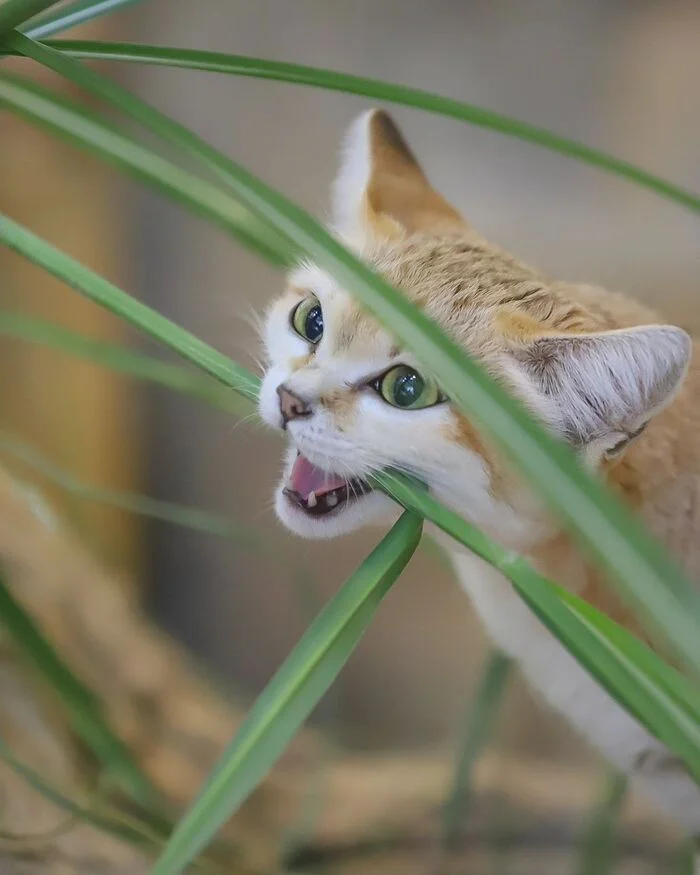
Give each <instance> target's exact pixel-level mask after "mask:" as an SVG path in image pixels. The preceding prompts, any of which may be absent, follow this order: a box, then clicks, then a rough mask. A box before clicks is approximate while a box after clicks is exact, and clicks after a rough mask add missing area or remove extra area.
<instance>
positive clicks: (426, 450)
mask: <svg viewBox="0 0 700 875" xmlns="http://www.w3.org/2000/svg"><path fill="white" fill-rule="evenodd" d="M333 230H334V232H335V233H336V234H337V235H338V236H339V237H340V238H341V239H342V240H343V242H345V243H346V245H348V246H350V247H351V248H352V249H354V250H355V251H356V252H357V253H358V254H359V255H360V256H361V257H362V258H363V259H364V260H365V261H366V262H368V263H369V264H370V265H372V267H373V268H374V269H376V270H377V271H378V272H379V273H380V274H382V275H383V276H384V277H385V278H386V279H387V280H388V281H389V282H390V283H392V284H393V285H394V286H395V287H396V288H398V289H400V290H401V291H402V292H403V293H404V294H405V295H407V296H408V297H409V298H410V299H411V300H412V301H414V302H415V303H416V304H417V305H418V306H419V307H421V308H422V309H423V310H424V311H425V312H426V314H427V315H428V316H430V317H431V318H432V319H434V320H435V321H436V322H438V323H439V324H440V325H441V326H442V328H443V329H444V330H445V331H446V332H447V333H449V334H450V335H451V336H452V337H453V338H454V339H455V340H456V341H458V342H459V343H461V344H462V345H463V346H464V347H465V348H466V349H467V350H468V352H469V353H470V354H472V355H473V356H475V357H476V358H477V359H478V360H479V362H480V363H481V364H482V366H483V367H485V368H486V369H487V370H488V372H489V373H490V374H491V375H492V376H493V377H495V378H496V379H497V380H499V381H500V382H501V383H502V384H503V385H504V386H505V388H506V389H507V390H508V391H509V392H511V393H512V394H514V395H516V396H517V397H519V398H520V399H521V400H522V401H524V403H525V404H526V405H527V406H528V407H529V409H530V410H531V411H532V412H533V414H534V415H535V416H537V417H538V418H539V419H540V420H541V421H542V422H543V423H544V424H545V425H546V427H548V428H549V429H550V430H551V431H553V432H554V433H555V434H557V435H559V436H561V437H563V438H565V439H566V440H567V441H569V442H570V443H571V444H572V445H573V446H574V447H575V448H576V450H577V451H578V452H579V453H580V455H581V457H582V458H583V459H584V461H585V462H586V463H587V464H588V465H589V466H592V467H594V468H595V467H599V466H600V465H601V464H602V463H604V461H605V460H606V459H609V458H611V457H612V456H615V455H619V454H620V453H622V452H624V449H625V448H626V446H627V444H628V443H629V442H630V441H631V440H632V439H633V438H634V437H635V436H636V435H637V434H639V433H640V432H641V430H642V429H643V428H644V427H645V425H646V423H647V422H648V421H649V420H650V418H651V417H652V416H654V415H655V414H656V413H657V412H659V411H660V410H661V409H662V408H663V407H664V406H665V405H666V404H668V403H669V401H670V400H671V399H672V397H673V395H674V393H675V391H676V390H677V388H678V386H679V385H680V383H681V381H682V379H683V376H684V374H685V370H686V367H687V362H688V358H689V355H690V340H689V338H688V336H687V335H686V334H685V332H683V331H681V330H680V329H678V328H674V327H672V326H665V325H643V326H639V327H633V328H615V327H612V328H611V324H612V325H615V323H614V322H612V323H611V322H610V320H609V319H607V317H606V316H605V314H604V311H603V310H602V309H601V308H598V309H599V310H600V312H598V310H596V309H591V308H586V307H584V306H583V305H582V304H581V303H579V302H577V300H576V295H571V294H567V289H570V287H567V286H564V285H562V284H553V283H551V282H549V281H548V280H546V279H545V278H544V277H543V276H542V275H540V274H539V273H537V272H536V271H534V270H532V269H531V268H529V267H527V266H525V265H524V264H522V263H521V262H519V261H518V260H517V259H515V258H513V257H512V256H510V255H508V254H506V253H505V252H503V251H501V250H500V249H498V248H497V247H495V246H493V245H492V244H490V243H488V242H487V241H486V240H484V238H482V237H481V236H480V235H479V234H478V233H477V232H476V231H474V230H473V229H472V228H471V226H470V225H469V224H468V223H467V222H466V221H465V220H464V219H463V218H462V216H461V215H460V214H459V213H458V212H457V210H456V209H455V208H454V207H453V206H451V205H450V204H449V203H448V202H447V201H446V200H445V199H444V198H443V197H442V195H440V194H439V193H438V192H437V191H435V189H433V188H432V186H431V185H430V183H429V181H428V179H427V177H426V175H425V173H424V172H423V170H422V169H421V167H420V166H419V164H418V162H417V161H416V158H415V157H414V155H413V153H412V152H411V150H410V149H409V147H408V146H407V144H406V143H405V141H404V139H403V137H402V135H401V133H400V132H399V130H398V129H397V127H396V125H395V124H394V122H393V121H392V120H391V118H390V117H389V116H388V115H387V114H386V113H385V112H383V111H377V110H373V111H370V112H368V113H365V114H364V115H362V116H361V117H360V118H359V119H357V121H356V122H355V123H354V124H353V126H352V127H351V128H350V131H349V133H348V135H347V139H346V142H345V146H344V150H343V157H342V161H341V167H340V172H339V174H338V178H337V179H336V182H335V185H334V190H333ZM264 343H265V350H266V354H267V358H268V362H269V366H268V368H267V371H266V373H265V377H264V380H263V385H262V391H261V395H260V412H261V415H262V417H263V419H264V420H265V421H266V422H267V423H268V424H269V425H271V426H272V427H274V428H277V429H283V430H284V431H285V432H286V435H287V437H288V440H289V446H288V451H287V457H286V464H285V467H284V471H283V474H282V480H281V483H280V484H279V486H278V489H277V494H276V510H277V514H278V516H279V518H280V519H281V520H282V522H283V523H284V524H285V525H286V526H287V527H288V528H290V529H291V530H292V531H294V532H296V533H298V534H300V535H303V536H306V537H333V536H335V535H338V534H342V533H344V532H348V531H351V530H353V529H355V528H358V527H359V526H360V525H364V524H366V523H370V522H379V521H389V520H391V519H392V518H395V517H396V515H397V509H396V506H395V505H394V504H393V502H392V501H391V500H390V499H388V498H387V497H386V496H384V495H383V494H382V493H380V492H377V491H372V490H370V489H369V487H368V485H367V481H366V478H367V476H368V475H369V474H370V473H372V472H374V471H377V470H380V469H382V468H386V467H392V468H395V469H399V470H402V471H406V472H408V473H411V474H413V475H415V476H417V477H418V478H420V479H421V480H423V481H424V482H425V483H426V484H427V485H428V486H429V488H430V489H431V491H432V492H433V493H434V494H435V495H436V497H438V498H439V499H440V500H441V501H443V502H445V503H446V504H448V505H449V506H451V507H453V508H454V509H455V510H457V511H458V512H460V513H461V514H462V515H463V516H464V517H465V518H466V519H468V520H469V521H471V522H473V523H474V524H476V525H478V526H480V527H481V528H483V529H484V530H485V531H487V532H489V533H490V534H493V535H495V536H496V537H497V538H499V540H501V541H502V542H504V543H507V544H508V545H510V546H512V547H514V548H524V547H526V546H528V545H531V544H533V543H534V542H536V541H537V540H538V539H540V538H542V537H544V536H546V535H547V534H550V533H551V532H552V527H553V525H554V523H553V521H552V520H551V518H549V517H548V515H547V514H546V512H545V511H544V509H543V508H542V507H541V505H540V503H539V501H538V500H537V499H536V498H535V496H534V494H532V493H531V492H530V490H529V489H528V488H526V486H525V485H524V484H523V482H522V481H521V480H520V478H519V477H517V476H516V475H515V473H514V472H513V471H512V469H511V468H510V467H509V466H508V465H507V464H506V463H505V461H504V460H503V459H502V458H501V457H500V455H499V454H498V453H497V452H495V451H494V449H493V448H492V447H491V446H490V445H489V444H488V443H487V442H486V441H484V440H483V439H482V438H481V437H480V436H479V434H478V433H477V432H476V431H475V429H474V428H473V427H472V425H471V424H470V422H469V420H468V418H467V417H465V416H464V415H463V414H461V413H460V412H459V411H458V410H456V409H455V408H453V407H452V406H451V405H450V402H449V399H448V398H446V397H445V395H444V394H443V393H442V391H441V389H440V387H439V385H438V384H437V383H436V382H435V381H434V379H433V378H432V376H431V375H430V373H429V372H428V371H427V370H426V369H424V367H423V366H422V365H421V362H420V361H418V360H417V359H416V357H415V356H414V355H413V354H412V353H411V352H410V351H409V350H407V349H405V348H403V347H402V346H401V344H399V343H398V342H397V341H396V339H395V338H394V337H392V335H391V331H390V330H386V329H384V328H383V327H382V326H381V325H380V324H379V323H378V322H376V321H375V320H374V319H373V318H371V317H370V316H369V315H368V314H367V313H366V311H365V310H364V309H363V308H362V307H361V306H360V305H359V304H358V303H356V302H355V300H354V299H353V298H352V296H351V295H350V294H349V293H348V292H347V291H346V290H345V289H343V288H342V287H340V286H339V285H338V283H337V282H336V281H335V280H334V279H333V278H332V277H330V276H329V275H328V274H326V273H325V272H324V271H323V270H320V269H319V268H318V267H317V266H315V265H313V264H303V265H301V266H299V267H298V268H297V269H295V270H294V271H292V273H291V275H290V277H289V282H288V284H287V287H286V290H285V292H284V294H283V295H282V296H281V297H280V298H278V299H277V300H276V301H274V303H273V304H272V306H271V307H270V309H269V312H268V314H267V318H266V322H265V332H264Z"/></svg>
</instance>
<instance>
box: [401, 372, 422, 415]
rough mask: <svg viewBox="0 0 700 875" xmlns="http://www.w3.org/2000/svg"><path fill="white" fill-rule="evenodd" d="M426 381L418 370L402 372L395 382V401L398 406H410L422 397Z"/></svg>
mask: <svg viewBox="0 0 700 875" xmlns="http://www.w3.org/2000/svg"><path fill="white" fill-rule="evenodd" d="M424 389H425V382H424V381H423V378H422V377H421V375H420V374H419V373H417V372H416V371H408V372H406V373H404V374H401V376H400V377H398V378H397V380H396V382H395V383H394V401H395V402H396V404H397V406H398V407H410V406H411V404H415V402H416V401H417V400H418V399H419V398H420V396H421V395H422V394H423V390H424Z"/></svg>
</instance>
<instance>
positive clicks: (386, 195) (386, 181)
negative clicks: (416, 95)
mask: <svg viewBox="0 0 700 875" xmlns="http://www.w3.org/2000/svg"><path fill="white" fill-rule="evenodd" d="M333 223H334V225H335V227H336V228H337V230H338V231H339V232H340V233H341V234H343V235H344V236H345V237H347V238H349V239H350V240H352V241H353V242H356V243H358V244H360V245H361V244H362V243H364V242H367V241H369V240H371V239H373V238H382V237H384V238H386V237H389V238H391V237H395V236H402V235H404V234H406V233H413V232H416V231H421V230H432V229H437V228H442V229H445V228H446V227H449V226H450V225H451V226H454V225H459V226H462V227H463V226H464V224H465V223H464V220H463V219H462V217H461V216H460V214H459V213H458V212H457V210H455V209H454V207H452V206H451V205H450V204H449V203H448V202H447V201H446V200H445V199H444V198H443V197H442V195H441V194H439V193H438V192H437V191H435V189H434V188H433V187H432V186H431V185H430V182H429V181H428V178H427V177H426V175H425V173H424V172H423V170H422V168H421V167H420V165H419V164H418V161H417V160H416V157H415V155H414V154H413V152H412V151H411V149H410V148H409V146H408V145H407V143H406V141H405V140H404V138H403V136H402V134H401V131H400V130H399V129H398V127H397V126H396V124H395V123H394V121H393V120H392V118H391V116H389V115H388V113H386V112H384V111H383V110H378V109H372V110H370V111H369V112H366V113H363V114H362V115H361V116H360V117H359V118H357V119H356V120H355V122H354V123H353V124H352V125H351V127H350V129H349V131H348V133H347V135H346V138H345V143H344V147H343V153H342V158H341V165H340V170H339V173H338V176H337V177H336V180H335V183H334V187H333Z"/></svg>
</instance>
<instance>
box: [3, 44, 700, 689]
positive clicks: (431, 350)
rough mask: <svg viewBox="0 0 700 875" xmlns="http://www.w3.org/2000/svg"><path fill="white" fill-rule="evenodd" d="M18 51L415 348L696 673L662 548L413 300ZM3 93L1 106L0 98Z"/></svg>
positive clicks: (47, 58) (292, 209)
mask: <svg viewBox="0 0 700 875" xmlns="http://www.w3.org/2000/svg"><path fill="white" fill-rule="evenodd" d="M12 45H13V46H14V47H15V48H17V49H18V50H19V51H21V52H22V53H24V54H27V55H28V56H30V57H32V58H34V60H36V61H38V62H40V63H42V64H45V65H46V66H48V67H50V68H51V69H53V70H55V71H56V72H58V73H60V74H62V75H65V76H67V77H68V78H69V79H70V80H71V81H73V82H75V83H76V84H78V85H80V86H82V87H84V88H87V89H88V90H89V91H90V92H91V93H93V94H95V95H98V96H100V97H102V98H104V99H106V100H108V101H110V103H112V104H113V105H115V106H117V107H118V108H120V109H121V110H123V111H124V112H127V113H128V114H129V115H131V116H132V117H134V118H136V119H138V120H139V121H140V122H141V123H142V124H144V125H145V126H147V127H148V128H149V129H151V130H153V131H154V132H155V133H157V134H159V135H161V136H165V137H169V139H170V140H171V141H172V142H173V143H175V144H177V145H180V146H181V147H183V148H185V149H186V150H187V151H188V152H190V153H191V154H198V155H199V157H200V158H201V159H202V160H203V161H205V163H206V164H207V165H208V166H209V167H212V168H214V169H216V170H217V171H218V172H219V174H220V176H221V177H222V178H223V179H224V180H225V181H226V182H227V184H228V186H229V187H230V189H231V190H232V191H233V192H235V194H236V196H237V197H238V199H239V200H240V201H241V203H242V204H243V205H244V206H245V207H246V208H247V209H248V210H250V211H251V212H252V213H253V214H254V215H256V216H257V217H258V218H259V219H260V220H262V222H263V224H269V225H270V226H272V227H273V228H274V229H275V230H276V231H277V232H278V233H279V234H280V235H281V237H282V238H283V239H286V240H290V241H292V242H293V243H294V244H296V246H297V247H298V248H299V249H300V250H301V251H302V252H304V253H305V254H306V255H307V256H309V257H310V258H311V259H313V260H314V261H315V262H317V263H318V264H319V265H320V266H321V267H323V268H325V269H326V270H328V271H329V273H331V274H332V275H333V276H334V277H335V279H336V280H338V281H339V282H340V283H341V284H343V285H344V286H345V287H346V288H348V289H350V290H351V291H352V292H353V294H354V295H355V296H356V297H357V298H358V299H359V300H360V301H361V302H362V303H363V304H364V305H365V306H366V307H367V308H368V309H370V310H371V311H372V312H373V313H374V315H375V316H376V317H377V318H378V319H379V320H380V321H381V322H383V323H384V324H386V325H390V326H391V330H392V332H393V333H394V335H395V336H396V337H397V338H398V339H399V340H401V341H403V342H404V343H405V344H406V345H407V346H408V347H409V348H410V349H412V350H413V351H414V352H415V353H416V354H417V355H418V356H419V358H420V359H421V360H422V362H423V364H424V365H425V366H426V367H427V368H428V369H429V370H431V371H432V372H433V374H434V375H435V377H436V378H437V379H438V380H439V382H440V383H441V385H442V387H443V389H444V390H445V391H446V393H447V394H448V395H449V396H450V398H451V399H452V401H453V403H455V404H456V405H457V406H458V407H459V408H460V409H462V410H463V411H464V412H466V413H467V414H468V415H470V416H471V417H472V419H473V420H475V421H476V423H477V424H478V425H479V426H480V427H481V428H482V429H483V430H484V431H486V432H487V433H488V434H489V436H490V437H491V438H492V440H493V441H494V442H495V443H496V444H497V445H499V446H500V448H501V449H502V450H503V451H504V452H505V453H506V454H507V455H509V456H510V457H511V458H512V460H513V461H514V462H515V463H516V465H517V466H518V467H519V468H520V470H521V471H522V473H523V474H524V475H525V476H526V477H527V478H528V479H529V480H530V481H531V483H532V484H533V486H534V488H535V489H536V490H537V491H538V492H539V493H540V494H541V495H542V496H543V497H544V498H545V499H546V500H547V501H548V502H549V504H550V505H551V506H552V507H553V508H554V509H555V510H556V511H557V512H558V513H559V514H560V516H561V518H562V521H563V522H564V523H565V524H566V525H567V526H568V527H569V528H570V529H571V531H572V532H574V534H575V535H576V536H577V537H578V538H579V540H580V541H581V542H582V544H583V545H584V546H585V548H586V549H587V551H588V552H589V554H591V555H592V557H593V558H594V559H595V560H596V561H597V562H598V563H599V564H601V565H602V566H603V567H605V568H606V569H607V570H608V571H609V572H610V574H611V576H612V579H613V581H616V582H617V586H618V589H619V590H620V592H621V593H622V595H623V597H624V598H625V599H626V601H628V602H630V603H631V604H632V605H633V606H634V608H635V610H636V612H637V614H638V615H639V616H640V618H641V619H642V620H643V622H644V623H645V625H646V626H648V627H649V628H650V629H651V630H653V631H654V632H655V633H656V634H657V635H658V636H659V637H660V638H662V639H663V640H665V642H666V643H667V644H668V645H669V646H670V647H671V648H673V649H674V650H675V651H676V653H677V654H678V656H679V658H680V659H681V660H682V661H684V662H685V663H686V664H687V665H688V666H689V667H690V668H691V669H692V670H693V671H694V672H695V673H696V674H700V634H699V632H700V600H699V598H698V594H697V593H696V592H694V590H693V589H692V587H691V586H690V585H689V584H688V583H687V581H686V580H685V579H684V578H683V576H682V574H681V572H680V570H679V569H678V568H677V567H676V565H675V564H674V563H673V562H672V561H671V560H670V558H669V557H668V556H667V555H666V553H665V551H663V550H662V549H661V547H660V545H659V544H658V543H657V542H656V541H655V540H654V539H653V538H651V537H650V536H649V535H648V533H646V532H645V531H644V530H643V529H642V527H641V526H640V525H639V523H638V522H637V521H636V520H635V519H634V518H633V517H632V515H631V514H630V513H629V511H628V510H627V509H626V508H625V507H624V506H623V505H622V504H621V502H620V501H619V500H618V499H616V498H615V497H614V496H613V495H612V493H611V492H610V491H609V490H607V489H605V488H604V487H603V486H602V485H601V484H600V483H599V482H598V481H597V480H596V479H594V478H593V477H591V476H590V475H589V474H588V473H587V472H586V471H584V470H583V468H582V467H581V466H580V465H579V464H578V463H577V461H576V459H575V457H574V455H573V453H572V451H571V450H570V448H568V447H567V446H565V445H564V444H563V443H562V442H560V441H558V440H555V439H554V438H553V437H552V436H551V435H550V434H548V433H547V432H546V431H545V430H544V429H543V428H542V427H541V426H540V425H539V424H537V423H536V422H535V421H534V420H533V419H532V417H531V416H530V415H529V413H528V412H527V411H526V410H525V408H524V406H523V405H522V404H519V403H517V402H516V401H514V400H513V399H511V398H510V397H509V396H508V394H507V393H506V392H505V390H504V389H503V388H502V387H501V386H500V385H499V384H498V383H497V382H496V381H495V380H494V379H492V378H491V377H490V376H489V375H487V374H486V373H485V372H484V371H483V370H482V369H481V368H480V367H479V366H478V365H477V364H476V363H475V362H474V361H473V360H472V359H471V358H470V357H469V356H468V355H467V354H466V352H465V351H464V350H463V349H462V348H461V347H459V346H458V345H457V344H456V343H455V342H454V341H452V340H450V339H449V338H447V337H446V336H445V334H444V333H443V332H442V331H441V330H440V328H439V327H438V326H437V325H436V324H435V323H434V322H433V321H432V320H430V319H429V318H428V317H427V316H425V314H423V313H422V312H421V311H420V310H418V309H417V308H416V307H415V306H414V305H413V304H412V303H411V302H410V301H408V299H407V298H405V297H404V296H403V295H401V294H400V293H399V292H398V291H396V290H395V289H393V288H392V287H391V286H390V285H389V284H388V283H386V282H384V281H383V280H382V279H381V278H380V277H378V276H377V275H376V274H375V273H374V272H373V271H372V270H370V269H369V268H368V267H367V266H366V265H365V264H363V263H362V262H360V261H359V260H358V259H357V258H356V257H355V256H353V255H352V254H351V253H349V252H348V251H347V250H346V249H345V248H344V247H343V246H342V245H341V244H340V243H339V242H338V241H337V240H336V239H334V238H333V237H332V236H331V235H330V234H329V233H328V232H327V231H325V229H323V228H322V227H321V226H320V225H319V224H318V223H317V222H316V221H315V220H314V219H312V218H311V216H309V215H308V214H307V213H306V212H305V211H304V210H302V209H300V208H299V207H297V206H296V205H294V204H293V203H291V202H290V201H289V200H287V199H286V198H285V197H284V196H283V195H281V194H280V193H279V192H277V191H275V190H273V189H271V188H270V187H269V186H267V185H265V184H264V183H263V182H262V181H261V180H259V179H257V178H256V177H255V176H253V175H252V174H251V173H249V172H248V171H247V170H245V169H244V168H242V167H240V166H239V165H237V164H235V163H234V162H233V161H230V160H229V159H227V158H226V157H225V156H223V155H221V154H220V153H218V152H217V151H216V150H215V149H213V148H212V147H211V146H209V145H208V144H206V143H204V142H203V141H202V140H200V139H199V138H197V137H196V136H195V135H193V134H192V133H191V132H189V131H187V130H186V129H184V128H182V126H180V125H178V124H177V123H175V122H173V121H172V120H170V119H168V118H167V117H166V116H163V115H162V114H161V113H158V112H157V111H156V110H154V109H153V108H152V107H149V106H148V105H147V104H145V103H143V102H142V101H139V100H137V99H136V98H134V97H133V96H132V95H130V94H128V92H125V91H123V89H120V88H119V87H118V86H116V85H115V84H114V83H111V82H108V81H107V80H104V79H103V78H102V77H99V76H97V74H94V73H92V72H91V71H89V70H87V69H85V68H82V67H80V65H78V64H75V63H74V62H71V61H70V59H68V58H65V57H62V56H61V55H60V53H58V52H55V51H52V50H50V49H48V48H47V47H45V46H43V45H40V44H38V43H34V42H32V41H31V40H28V39H27V38H26V37H22V36H21V35H15V36H14V37H13V38H12ZM1 96H2V95H1V92H0V99H1Z"/></svg>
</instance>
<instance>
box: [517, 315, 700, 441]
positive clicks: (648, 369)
mask: <svg viewBox="0 0 700 875" xmlns="http://www.w3.org/2000/svg"><path fill="white" fill-rule="evenodd" d="M691 353H692V342H691V340H690V337H689V336H688V335H687V334H686V332H685V331H683V330H682V329H680V328H675V327H673V326H671V325H645V326H641V327H639V328H629V329H622V330H617V331H603V332H599V333H596V334H579V335H566V334H562V335H545V336H542V337H539V338H537V339H535V340H533V341H532V342H530V343H528V344H527V345H525V346H523V347H522V348H519V349H518V350H516V351H515V352H514V355H515V358H516V361H517V362H518V364H519V365H520V368H521V369H522V370H524V371H525V374H526V376H527V377H528V378H529V380H530V381H531V383H534V385H535V388H536V389H537V390H538V392H539V394H540V395H543V396H545V399H546V401H547V403H548V404H553V408H554V411H555V415H556V417H557V418H558V420H559V421H558V422H556V423H554V425H555V427H557V428H558V430H559V431H561V432H562V435H563V436H564V437H566V438H567V439H568V440H569V441H570V442H571V443H573V444H575V445H578V446H584V445H588V444H590V443H591V442H593V441H601V440H602V441H603V443H605V441H607V440H608V438H609V444H610V447H607V449H609V448H611V447H613V446H620V445H624V443H625V441H628V440H631V439H632V438H633V437H635V436H636V435H637V434H638V433H640V432H641V430H642V429H643V428H644V426H645V425H646V423H647V422H648V421H649V420H650V419H651V418H652V417H653V416H654V415H655V414H657V413H659V412H660V411H661V410H662V409H663V408H664V407H666V405H667V404H669V403H670V401H671V400H672V399H673V397H674V395H675V393H676V392H677V390H678V389H679V387H680V385H681V383H682V381H683V378H684V377H685V374H686V371H687V368H688V364H689V362H690V357H691Z"/></svg>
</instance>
